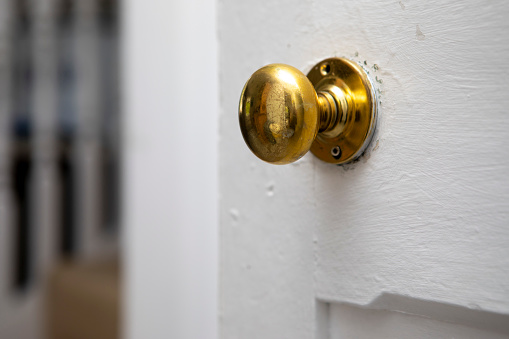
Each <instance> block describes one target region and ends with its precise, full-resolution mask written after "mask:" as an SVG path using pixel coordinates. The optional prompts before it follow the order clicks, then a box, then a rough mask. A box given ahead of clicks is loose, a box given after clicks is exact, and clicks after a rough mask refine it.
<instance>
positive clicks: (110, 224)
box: [99, 0, 120, 233]
mask: <svg viewBox="0 0 509 339" xmlns="http://www.w3.org/2000/svg"><path fill="white" fill-rule="evenodd" d="M99 28H100V67H101V76H102V79H101V84H102V88H101V98H100V100H101V127H102V134H101V138H102V140H101V147H102V157H101V159H102V178H103V179H102V180H103V185H102V204H103V205H102V211H101V212H102V218H103V219H102V227H103V229H104V230H105V231H106V232H111V233H113V232H117V231H118V227H119V205H120V202H119V189H120V188H119V182H120V178H119V177H120V175H119V174H120V173H119V172H120V171H119V131H120V128H119V88H118V71H119V70H118V64H119V62H118V61H119V60H118V2H117V1H116V0H102V1H100V7H99Z"/></svg>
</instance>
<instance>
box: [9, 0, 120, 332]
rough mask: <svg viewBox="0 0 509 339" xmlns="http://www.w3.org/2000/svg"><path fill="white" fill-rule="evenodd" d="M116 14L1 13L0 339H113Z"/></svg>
mask: <svg viewBox="0 0 509 339" xmlns="http://www.w3.org/2000/svg"><path fill="white" fill-rule="evenodd" d="M119 6H120V3H119V2H118V1H116V0H97V1H76V0H1V1H0V293H1V294H0V338H5V339H9V338H13V339H14V338H33V339H37V338H117V337H119V330H120V325H119V324H120V318H119V317H120V316H119V314H120V278H119V277H120V274H119V267H120V266H119V234H120V231H121V223H120V200H119V197H120V192H121V187H120V119H121V113H120V109H119V107H120V105H119V103H120V101H119Z"/></svg>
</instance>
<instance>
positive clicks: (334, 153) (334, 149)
mask: <svg viewBox="0 0 509 339" xmlns="http://www.w3.org/2000/svg"><path fill="white" fill-rule="evenodd" d="M330 154H331V155H332V157H333V158H334V159H339V158H341V148H339V146H336V147H332V149H331V150H330Z"/></svg>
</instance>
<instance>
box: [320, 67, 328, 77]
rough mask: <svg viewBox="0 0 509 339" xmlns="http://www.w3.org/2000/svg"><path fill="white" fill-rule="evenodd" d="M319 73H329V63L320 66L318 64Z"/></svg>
mask: <svg viewBox="0 0 509 339" xmlns="http://www.w3.org/2000/svg"><path fill="white" fill-rule="evenodd" d="M320 73H322V75H327V74H329V73H330V65H329V64H323V65H322V66H320Z"/></svg>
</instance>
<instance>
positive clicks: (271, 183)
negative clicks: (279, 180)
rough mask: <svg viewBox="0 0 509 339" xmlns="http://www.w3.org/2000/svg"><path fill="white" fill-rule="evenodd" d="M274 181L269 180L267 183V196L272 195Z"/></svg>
mask: <svg viewBox="0 0 509 339" xmlns="http://www.w3.org/2000/svg"><path fill="white" fill-rule="evenodd" d="M274 187H275V185H274V183H273V182H270V183H268V184H267V196H268V197H272V196H274Z"/></svg>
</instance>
